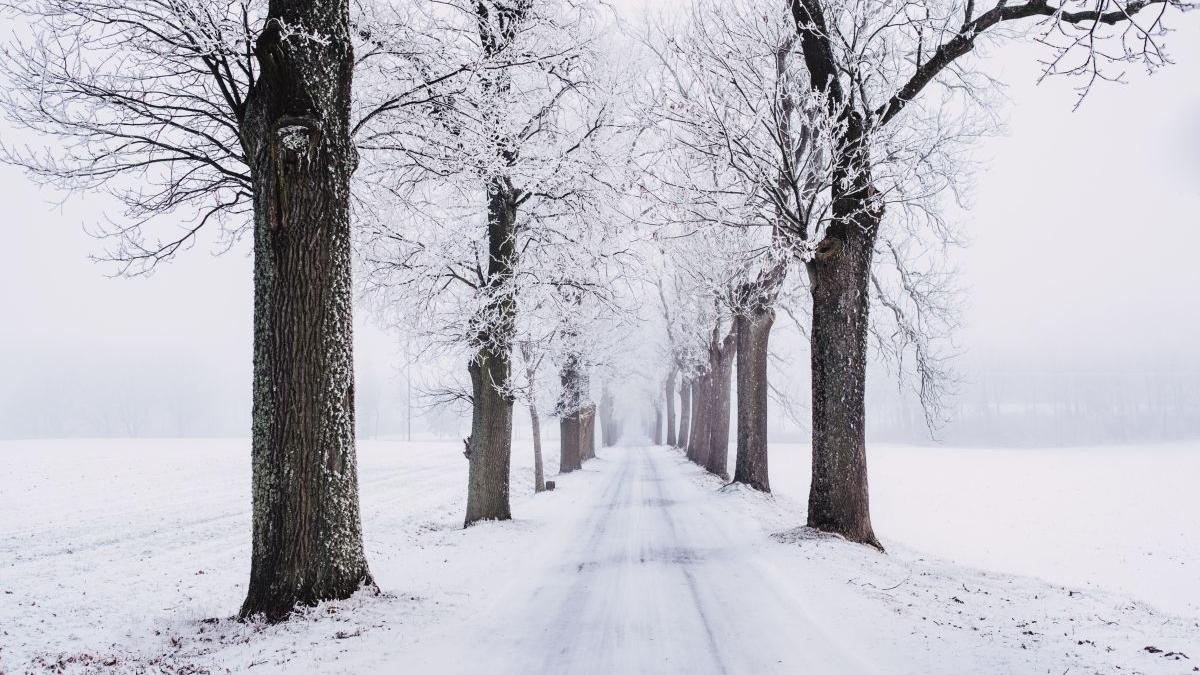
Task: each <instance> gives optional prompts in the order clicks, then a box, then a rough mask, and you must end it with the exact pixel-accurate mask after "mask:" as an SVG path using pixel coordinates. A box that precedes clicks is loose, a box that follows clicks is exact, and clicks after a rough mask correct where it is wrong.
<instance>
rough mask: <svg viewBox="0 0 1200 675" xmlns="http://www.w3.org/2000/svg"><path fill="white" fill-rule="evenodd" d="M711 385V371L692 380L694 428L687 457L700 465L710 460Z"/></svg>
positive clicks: (690, 435) (690, 432) (690, 434)
mask: <svg viewBox="0 0 1200 675" xmlns="http://www.w3.org/2000/svg"><path fill="white" fill-rule="evenodd" d="M711 385H712V374H711V373H706V374H704V375H701V376H700V377H697V378H696V379H695V380H693V381H692V428H691V430H690V431H689V432H688V449H687V457H688V459H690V460H692V461H693V462H695V463H696V464H699V465H700V466H704V463H705V462H706V461H708V444H709V440H710V437H709V424H710V423H711V422H712V414H711V410H710V409H709V401H710V392H711V389H712V386H711Z"/></svg>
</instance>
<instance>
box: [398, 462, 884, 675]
mask: <svg viewBox="0 0 1200 675" xmlns="http://www.w3.org/2000/svg"><path fill="white" fill-rule="evenodd" d="M683 468H684V465H682V464H681V461H680V458H679V456H678V455H677V454H675V453H670V452H668V451H666V450H664V449H662V448H617V449H609V450H607V451H606V453H605V459H603V460H600V461H596V462H592V463H589V465H588V468H587V469H586V470H587V471H593V472H596V473H598V474H599V476H596V477H595V478H594V479H593V480H592V484H591V485H590V486H589V488H590V489H589V491H588V495H587V498H586V499H582V500H579V501H578V502H576V503H575V504H574V505H572V507H571V509H570V511H569V512H566V513H558V514H556V517H555V522H554V524H553V526H552V529H550V530H549V531H546V532H545V533H544V534H543V535H542V538H541V539H542V542H543V543H542V544H541V545H539V546H538V547H536V548H535V549H534V550H531V551H529V553H528V557H527V559H526V560H525V563H524V564H523V565H522V567H521V569H520V570H519V574H520V578H519V579H517V580H516V581H515V582H514V583H511V584H509V585H508V586H507V588H505V589H504V590H502V591H500V592H498V593H497V594H496V596H495V597H494V598H493V599H491V600H490V602H489V603H488V605H487V606H486V607H484V608H481V609H480V611H479V613H478V614H477V615H475V616H472V617H470V618H469V619H468V620H467V621H466V622H464V623H462V624H460V625H455V626H452V627H449V628H448V629H447V630H446V631H445V632H443V633H441V634H440V635H438V636H435V637H433V638H432V639H431V640H430V642H429V643H427V644H425V645H423V648H422V649H421V651H420V652H419V654H418V656H417V658H416V663H417V665H418V667H417V668H416V671H415V672H454V673H474V672H479V673H484V672H487V673H496V672H502V673H597V674H599V673H667V672H670V673H689V674H691V675H706V674H708V673H771V672H780V673H783V672H788V673H800V672H838V673H856V672H872V669H871V668H869V667H868V664H867V663H865V662H864V661H863V660H862V659H860V658H859V657H857V656H856V655H855V653H854V650H853V649H852V648H850V647H849V646H847V645H843V644H842V643H841V641H840V640H839V638H838V636H837V635H833V634H831V633H830V632H829V627H830V626H829V625H828V623H827V622H825V623H824V624H823V622H822V620H821V613H820V612H818V611H816V610H817V609H818V608H816V607H812V606H810V605H809V603H808V602H807V599H806V597H805V595H804V593H803V588H802V586H801V585H800V584H796V583H789V580H788V578H787V576H786V574H785V571H784V570H781V569H778V568H777V566H776V563H775V561H774V560H772V559H771V557H770V556H769V555H767V554H766V546H764V544H767V545H768V546H769V543H768V542H764V540H763V538H762V536H761V534H760V533H759V531H758V529H757V528H755V527H748V524H747V523H744V522H742V520H741V519H742V518H743V516H742V514H740V513H739V512H737V511H731V510H722V509H720V508H719V506H720V504H719V502H715V501H714V500H713V499H712V497H711V494H710V490H708V489H707V488H705V487H702V486H701V485H700V484H698V483H697V482H696V481H695V480H694V478H692V477H691V476H689V475H687V474H686V473H685V472H684V470H683Z"/></svg>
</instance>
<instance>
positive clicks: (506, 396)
mask: <svg viewBox="0 0 1200 675" xmlns="http://www.w3.org/2000/svg"><path fill="white" fill-rule="evenodd" d="M516 227H517V199H516V195H515V194H514V191H513V188H512V186H511V185H510V184H509V182H508V180H507V179H505V178H503V177H496V178H493V179H492V180H491V181H490V182H489V183H488V225H487V230H488V234H487V245H488V267H487V277H486V291H485V292H486V293H487V296H488V298H487V301H486V303H485V305H484V308H483V311H484V313H485V314H486V315H487V316H488V317H489V320H487V321H485V322H483V325H482V330H481V334H480V335H479V337H478V344H479V350H478V351H477V352H476V354H475V357H474V359H472V361H471V362H470V363H469V364H468V371H469V373H470V375H471V391H472V399H471V401H472V410H471V435H470V436H468V437H467V441H466V444H467V460H468V471H467V515H466V519H465V521H464V524H465V525H466V526H468V527H469V526H471V525H473V524H474V523H476V522H478V521H480V520H508V519H509V518H511V517H512V512H511V510H510V507H509V499H508V497H509V494H508V490H509V477H508V471H509V465H510V464H511V462H512V415H513V400H512V395H511V393H510V391H511V388H512V382H511V381H510V379H511V376H512V345H513V338H514V335H513V333H514V312H515V301H514V299H513V297H512V275H513V272H514V267H515V264H516V260H515V259H516V256H517V251H516Z"/></svg>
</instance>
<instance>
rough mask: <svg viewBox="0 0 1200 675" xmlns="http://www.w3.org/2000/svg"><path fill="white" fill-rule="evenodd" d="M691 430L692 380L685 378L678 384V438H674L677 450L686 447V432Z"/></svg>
mask: <svg viewBox="0 0 1200 675" xmlns="http://www.w3.org/2000/svg"><path fill="white" fill-rule="evenodd" d="M691 428H692V378H690V377H685V378H683V380H681V381H680V382H679V436H678V437H677V438H676V445H675V447H677V448H686V447H688V432H689V431H691Z"/></svg>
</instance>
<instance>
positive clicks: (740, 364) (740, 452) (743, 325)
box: [733, 306, 775, 492]
mask: <svg viewBox="0 0 1200 675" xmlns="http://www.w3.org/2000/svg"><path fill="white" fill-rule="evenodd" d="M734 323H735V326H734V332H736V333H737V392H738V394H737V457H736V459H735V465H734V470H733V482H735V483H742V484H744V485H748V486H750V487H752V488H754V489H755V490H762V491H763V492H770V491H771V482H770V480H769V473H768V471H767V467H768V461H767V458H768V453H767V393H768V392H767V362H768V359H769V357H770V347H769V343H770V338H771V326H772V325H773V324H774V323H775V310H774V309H772V308H771V307H769V306H757V307H750V308H746V309H743V310H742V311H741V312H739V313H738V314H737V315H736V316H735V317H734Z"/></svg>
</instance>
